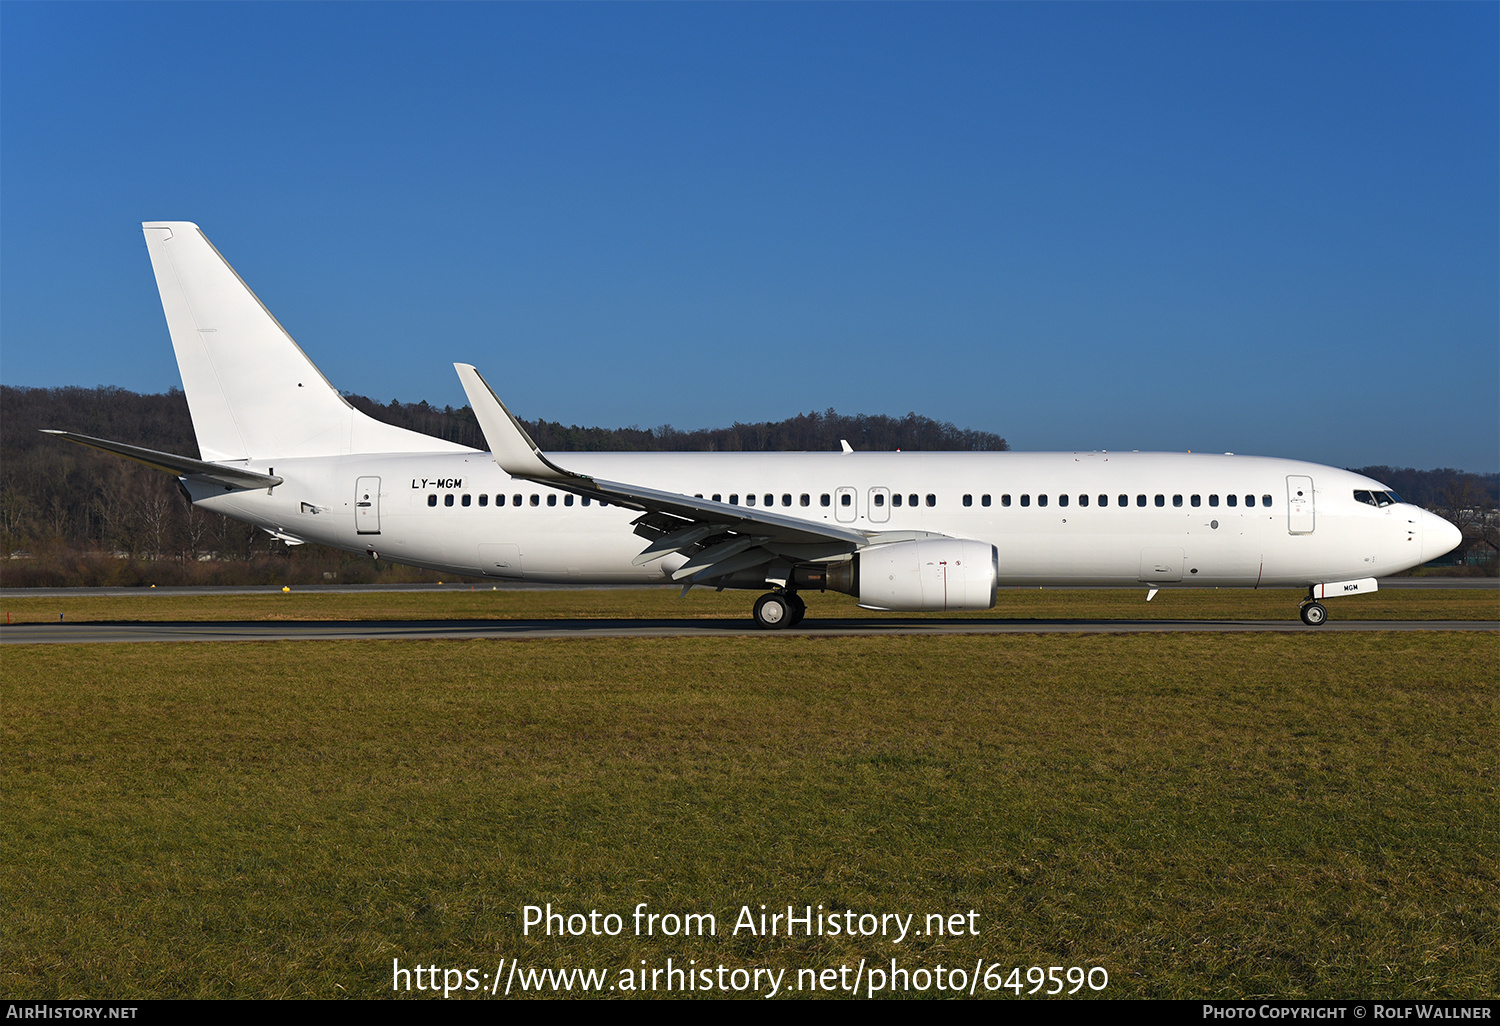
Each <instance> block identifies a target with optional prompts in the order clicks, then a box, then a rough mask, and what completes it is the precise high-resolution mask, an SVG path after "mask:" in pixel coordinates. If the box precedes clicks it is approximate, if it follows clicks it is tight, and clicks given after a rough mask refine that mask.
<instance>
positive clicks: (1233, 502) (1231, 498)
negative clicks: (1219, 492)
mask: <svg viewBox="0 0 1500 1026" xmlns="http://www.w3.org/2000/svg"><path fill="white" fill-rule="evenodd" d="M1224 503H1225V504H1226V505H1229V506H1238V505H1239V504H1240V500H1239V496H1237V495H1226V496H1224Z"/></svg>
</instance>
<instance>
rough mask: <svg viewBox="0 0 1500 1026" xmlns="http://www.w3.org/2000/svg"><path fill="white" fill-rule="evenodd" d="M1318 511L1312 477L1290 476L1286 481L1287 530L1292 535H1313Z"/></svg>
mask: <svg viewBox="0 0 1500 1026" xmlns="http://www.w3.org/2000/svg"><path fill="white" fill-rule="evenodd" d="M1315 513H1316V511H1315V510H1314V508H1313V482H1312V478H1310V477H1302V476H1300V475H1297V474H1288V475H1287V479H1286V529H1287V530H1288V531H1289V532H1291V533H1292V534H1312V533H1313V527H1314V521H1315V519H1316V517H1315Z"/></svg>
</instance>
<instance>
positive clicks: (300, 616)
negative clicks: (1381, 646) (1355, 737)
mask: <svg viewBox="0 0 1500 1026" xmlns="http://www.w3.org/2000/svg"><path fill="white" fill-rule="evenodd" d="M756 594H757V593H756V592H750V591H729V592H722V593H717V592H714V591H712V590H707V589H695V590H693V591H691V592H689V593H688V594H687V596H686V597H685V598H679V597H678V589H675V588H639V589H604V588H598V589H592V590H581V591H550V590H547V591H534V590H527V591H500V590H495V591H491V590H489V589H487V588H484V587H483V586H482V585H481V586H476V589H475V590H474V591H458V592H455V591H442V592H378V593H365V594H347V593H329V592H319V591H317V590H316V589H303V590H298V589H295V588H294V589H292V591H291V592H290V593H283V592H281V590H280V589H279V588H276V589H267V591H266V593H265V594H250V595H193V596H182V595H167V594H152V593H150V592H149V591H142V592H139V593H136V594H132V595H129V596H126V597H119V598H115V597H105V596H88V595H85V596H67V597H63V598H31V597H7V598H5V599H4V600H3V602H0V605H3V610H0V612H4V613H5V614H6V615H7V616H9V617H10V620H11V622H13V623H56V622H57V620H58V617H59V616H62V617H64V618H65V619H67V620H68V621H108V620H152V621H173V620H470V619H512V618H521V619H552V618H563V619H592V618H600V619H682V618H714V619H721V618H722V619H740V620H747V621H748V618H749V615H750V606H751V604H752V603H753V602H754V600H755V597H756ZM1301 597H1302V593H1301V592H1298V591H1292V590H1287V589H1278V590H1266V591H1247V590H1238V589H1224V590H1194V589H1187V588H1182V589H1163V590H1162V591H1161V592H1159V593H1158V594H1157V596H1156V598H1155V599H1154V600H1152V601H1151V602H1147V601H1146V592H1145V590H1144V588H1130V589H1100V590H1053V589H1048V590H1042V589H1037V590H1035V591H1031V590H1027V591H1009V590H1003V591H1001V592H1000V596H999V601H998V602H997V603H996V606H995V608H994V609H991V610H985V611H982V612H975V613H931V614H920V613H916V614H914V613H900V614H889V613H875V612H870V611H869V610H864V609H860V608H859V606H858V605H856V604H855V601H854V599H852V598H850V597H849V596H847V595H838V594H833V593H828V594H820V593H808V594H807V599H808V616H809V617H810V618H811V619H812V620H814V621H816V620H817V619H818V618H820V617H828V618H847V617H889V616H891V615H898V616H923V615H926V616H937V617H944V618H951V617H954V616H962V617H969V618H973V619H1021V620H1030V619H1039V620H1058V619H1111V620H1117V619H1128V620H1287V621H1295V620H1296V618H1297V603H1298V601H1299V600H1300V599H1301ZM1327 605H1328V610H1329V613H1330V615H1331V616H1332V617H1333V618H1336V619H1347V620H1497V619H1500V592H1495V591H1479V590H1468V589H1453V590H1433V591H1428V590H1394V589H1387V590H1385V591H1381V592H1377V593H1376V594H1374V595H1358V596H1353V597H1350V598H1345V599H1332V600H1329V602H1328V603H1327Z"/></svg>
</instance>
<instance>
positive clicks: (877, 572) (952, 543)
mask: <svg viewBox="0 0 1500 1026" xmlns="http://www.w3.org/2000/svg"><path fill="white" fill-rule="evenodd" d="M855 558H856V559H857V560H858V561H859V565H858V570H857V573H856V575H855V581H856V582H857V584H856V587H857V589H858V590H857V595H858V597H859V604H860V605H861V606H863V607H864V608H866V609H885V610H932V609H989V608H991V607H992V606H994V604H995V591H996V589H997V588H998V587H999V582H1000V553H999V551H997V550H996V548H995V546H993V545H987V544H985V543H984V542H977V541H968V540H966V539H963V538H933V539H924V540H920V541H905V542H893V543H891V544H889V545H875V546H871V547H870V548H868V549H861V550H860V551H859V554H858V555H857V556H856V557H855ZM840 590H842V589H840Z"/></svg>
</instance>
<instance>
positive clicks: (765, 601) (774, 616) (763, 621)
mask: <svg viewBox="0 0 1500 1026" xmlns="http://www.w3.org/2000/svg"><path fill="white" fill-rule="evenodd" d="M791 619H792V606H791V603H789V602H788V601H787V598H786V595H784V594H782V593H781V592H778V591H773V592H771V593H770V594H769V595H762V596H761V597H760V598H758V599H756V600H755V626H757V627H759V628H760V629H761V630H763V631H774V630H778V629H780V628H782V627H786V626H789V625H790V623H791Z"/></svg>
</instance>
